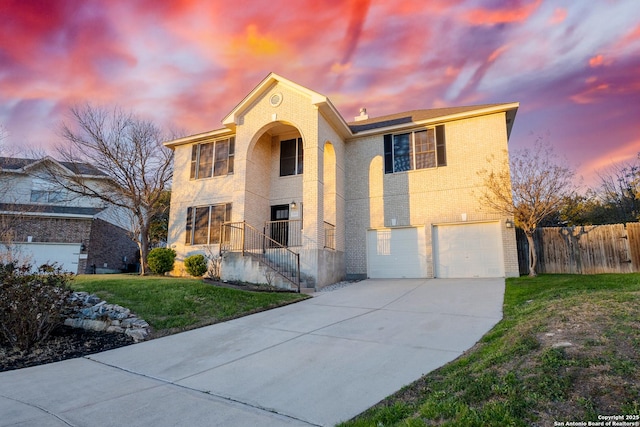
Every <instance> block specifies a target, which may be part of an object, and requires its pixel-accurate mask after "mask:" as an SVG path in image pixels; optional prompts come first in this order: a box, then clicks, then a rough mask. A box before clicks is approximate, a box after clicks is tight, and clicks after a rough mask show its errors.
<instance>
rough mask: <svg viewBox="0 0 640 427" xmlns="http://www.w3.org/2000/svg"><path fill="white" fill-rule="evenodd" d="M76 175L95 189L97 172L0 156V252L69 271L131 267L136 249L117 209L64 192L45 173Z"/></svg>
mask: <svg viewBox="0 0 640 427" xmlns="http://www.w3.org/2000/svg"><path fill="white" fill-rule="evenodd" d="M55 171H60V173H61V174H64V175H68V174H74V175H76V176H81V177H82V178H84V179H85V180H86V181H87V182H94V183H95V185H96V188H99V186H100V183H101V182H104V180H105V179H107V176H106V175H105V174H104V173H103V172H101V171H100V170H99V169H97V168H95V167H93V166H91V165H88V164H82V163H68V162H58V161H56V160H54V159H52V158H50V157H45V158H43V159H22V158H13V157H0V241H1V242H2V247H3V249H4V250H3V251H2V252H3V253H4V254H6V253H7V251H8V253H9V256H11V257H18V258H21V259H23V260H25V261H28V262H29V263H31V264H32V265H33V266H34V267H37V266H39V265H41V264H44V263H52V262H56V263H58V264H59V265H61V266H62V268H63V269H64V270H67V271H71V272H73V273H78V274H83V273H95V272H98V273H100V272H116V271H121V270H122V269H125V268H127V264H133V263H135V256H136V253H137V252H138V249H137V245H136V244H135V243H134V242H133V241H132V240H131V238H130V237H129V235H128V233H127V230H126V229H125V228H123V227H122V224H123V223H124V222H123V218H122V217H121V215H118V214H117V212H118V211H117V210H116V209H114V208H109V207H106V206H105V205H104V203H103V202H101V201H100V200H97V199H93V198H88V197H79V196H77V195H74V194H73V193H70V192H68V191H65V190H64V189H63V188H62V187H61V186H59V185H57V184H56V183H55V182H53V180H51V179H49V176H50V175H49V174H50V173H52V172H55Z"/></svg>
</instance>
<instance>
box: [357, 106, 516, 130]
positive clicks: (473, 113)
mask: <svg viewBox="0 0 640 427" xmlns="http://www.w3.org/2000/svg"><path fill="white" fill-rule="evenodd" d="M518 107H520V103H519V102H511V103H507V104H498V105H493V106H490V107H484V108H478V109H476V110H470V111H465V112H462V113H455V114H448V115H445V116H439V117H433V118H430V119H425V120H416V121H413V120H412V121H410V122H407V123H402V124H399V125H393V126H384V127H379V128H375V129H368V130H364V131H362V132H355V133H354V134H353V136H354V138H358V137H361V136H369V135H376V134H380V133H388V132H395V131H398V130H402V129H407V128H410V127H413V126H427V125H432V124H437V123H442V122H451V121H454V120H460V119H469V118H472V117H479V116H485V115H487V114H495V113H501V112H505V113H507V133H508V134H510V133H511V127H512V126H513V121H514V119H515V115H516V112H517V111H518ZM510 116H511V117H510Z"/></svg>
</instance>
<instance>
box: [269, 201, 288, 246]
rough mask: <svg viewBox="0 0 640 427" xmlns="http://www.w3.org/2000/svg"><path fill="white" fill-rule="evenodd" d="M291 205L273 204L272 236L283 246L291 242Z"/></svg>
mask: <svg viewBox="0 0 640 427" xmlns="http://www.w3.org/2000/svg"><path fill="white" fill-rule="evenodd" d="M288 221H289V205H276V206H271V238H272V239H273V240H275V241H276V242H278V243H280V244H281V245H283V246H287V245H288V243H289V222H288Z"/></svg>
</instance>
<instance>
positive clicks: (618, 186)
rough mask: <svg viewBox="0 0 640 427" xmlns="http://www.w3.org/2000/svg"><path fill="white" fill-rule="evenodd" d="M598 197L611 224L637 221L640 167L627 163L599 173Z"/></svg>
mask: <svg viewBox="0 0 640 427" xmlns="http://www.w3.org/2000/svg"><path fill="white" fill-rule="evenodd" d="M598 177H599V178H600V187H599V188H598V190H597V194H598V197H599V198H600V200H601V201H602V204H603V206H604V207H605V210H606V214H607V217H606V220H607V221H608V222H611V223H623V222H630V221H637V220H638V217H639V216H640V191H639V190H640V189H639V188H638V186H639V185H640V182H639V179H640V165H639V164H637V163H632V162H626V163H617V164H613V165H611V166H610V167H609V168H607V169H605V170H603V171H599V172H598Z"/></svg>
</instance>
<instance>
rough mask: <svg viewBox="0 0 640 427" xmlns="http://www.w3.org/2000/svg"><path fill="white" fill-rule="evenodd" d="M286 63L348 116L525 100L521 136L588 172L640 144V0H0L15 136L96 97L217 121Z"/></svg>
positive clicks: (25, 141) (34, 140) (6, 99)
mask: <svg viewBox="0 0 640 427" xmlns="http://www.w3.org/2000/svg"><path fill="white" fill-rule="evenodd" d="M271 71H273V72H275V73H278V74H280V75H282V76H283V77H286V78H288V79H290V80H293V81H294V82H296V83H299V84H301V85H303V86H306V87H308V88H310V89H312V90H315V91H317V92H320V93H322V94H323V95H326V96H328V97H329V98H330V99H331V101H332V102H333V104H334V105H335V106H336V107H337V109H338V110H339V111H340V113H341V114H342V116H343V117H344V118H345V119H346V120H347V121H351V120H353V117H354V116H356V115H357V114H358V110H359V108H360V107H366V108H367V111H368V113H369V116H370V117H377V116H381V115H386V114H392V113H396V112H401V111H406V110H412V109H422V108H436V107H444V106H462V105H474V104H485V103H499V102H520V110H519V112H518V115H517V117H516V122H515V126H514V130H513V133H512V135H511V141H510V148H512V149H514V148H515V149H517V148H521V147H525V146H527V145H530V144H532V143H533V142H534V140H535V138H536V136H537V135H545V138H546V139H547V140H549V141H550V142H551V143H552V144H553V146H554V147H555V151H556V152H557V153H558V154H560V155H563V156H565V157H566V158H567V159H568V162H569V163H570V164H571V165H572V166H573V167H574V168H575V169H577V171H578V174H579V175H582V176H584V178H585V184H586V185H588V184H591V183H595V182H596V179H595V174H594V171H596V170H599V169H602V168H606V167H608V166H610V165H611V164H612V163H614V162H619V161H631V160H634V159H635V157H636V156H637V154H638V152H640V1H639V0H530V1H526V0H511V1H508V0H464V1H463V0H420V1H419V0H415V1H413V0H412V1H403V0H397V1H387V0H384V1H383V0H370V1H369V0H349V1H348V0H326V1H323V0H235V1H222V0H216V1H211V0H210V1H205V0H180V1H178V0H172V1H169V0H167V1H162V0H138V1H136V0H127V1H116V0H113V1H107V0H103V1H99V0H38V1H36V0H0V125H1V126H3V127H4V129H5V134H6V135H7V136H6V138H5V140H4V144H5V145H9V146H13V147H23V148H28V149H44V150H47V149H50V147H52V146H53V145H54V144H55V143H56V142H57V141H58V137H57V134H56V130H57V128H58V127H59V125H60V123H61V121H62V120H68V110H69V107H70V106H72V105H75V104H79V103H84V102H86V101H90V102H92V103H94V104H96V105H108V106H113V105H118V106H120V107H123V108H124V109H126V110H131V111H133V112H135V113H137V114H139V115H140V116H143V117H144V118H148V119H152V120H154V121H155V122H156V123H158V124H159V125H161V126H162V127H167V128H168V127H173V128H180V129H183V130H185V131H186V132H187V133H190V134H191V133H199V132H204V131H208V130H212V129H217V128H220V127H221V126H222V125H221V120H222V119H223V117H224V116H225V115H226V114H227V113H229V112H230V111H231V110H232V109H233V108H234V107H235V106H236V105H237V104H238V103H239V102H240V101H241V100H242V99H243V98H244V96H245V95H247V94H248V92H250V91H251V90H252V89H253V88H254V87H255V86H256V85H257V84H258V83H260V81H261V80H262V79H263V78H264V77H266V76H267V74H268V73H269V72H271Z"/></svg>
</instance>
